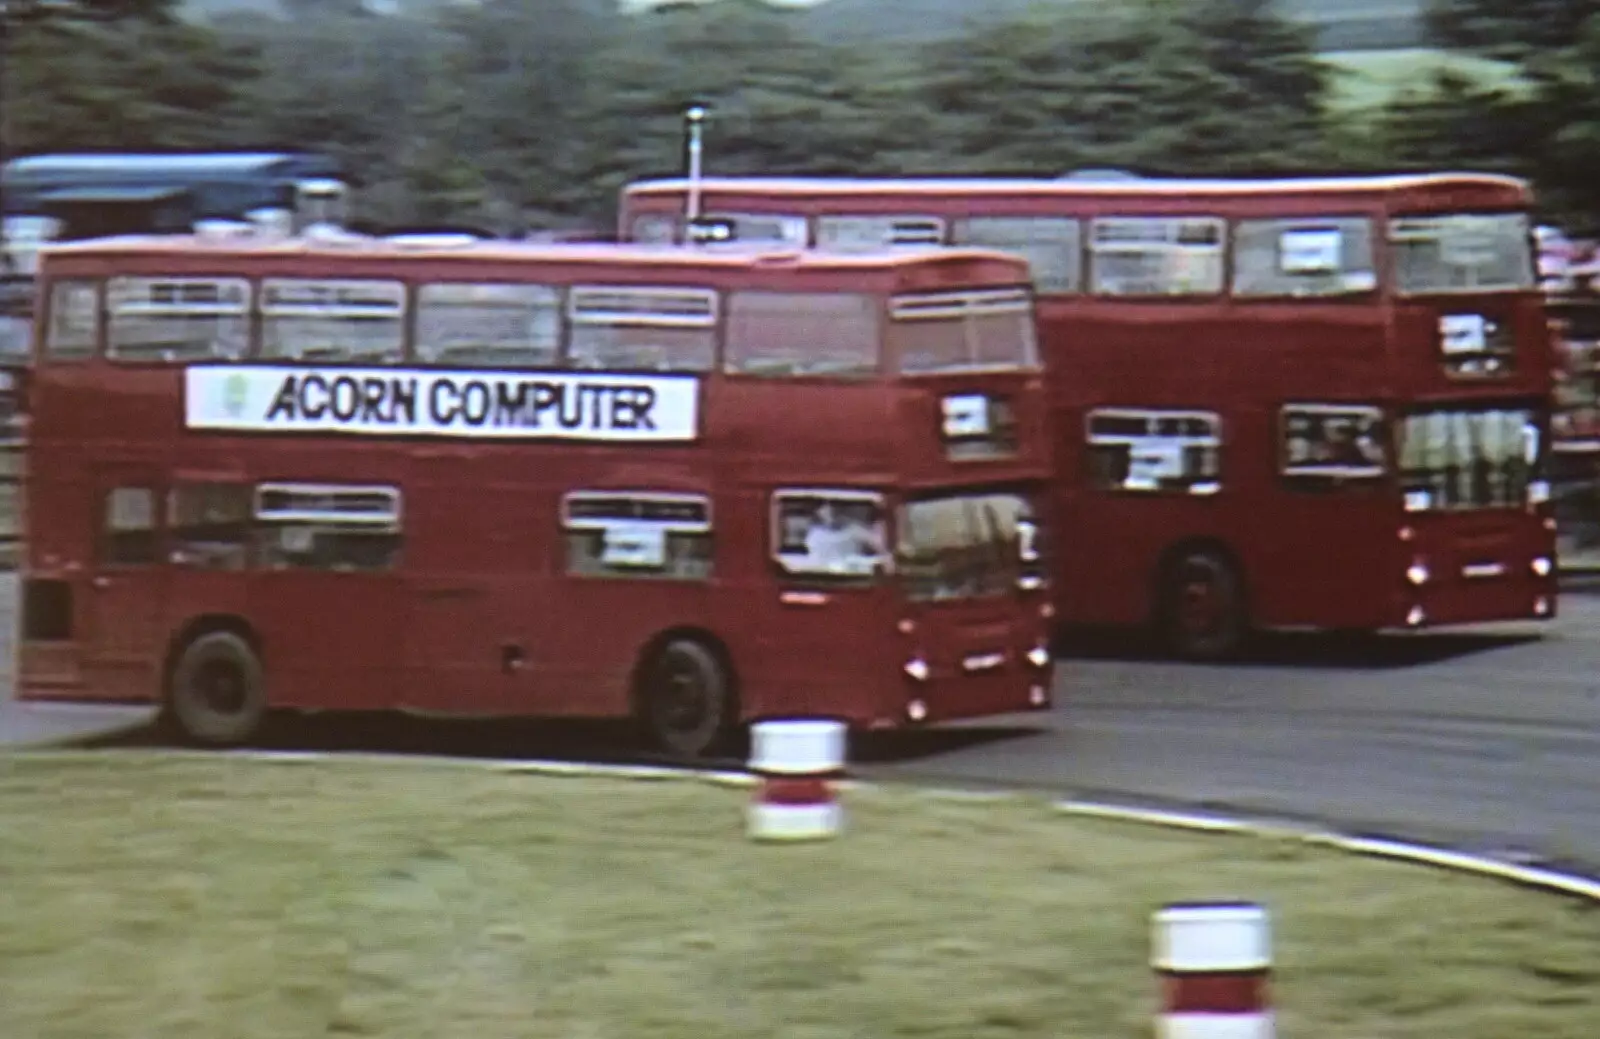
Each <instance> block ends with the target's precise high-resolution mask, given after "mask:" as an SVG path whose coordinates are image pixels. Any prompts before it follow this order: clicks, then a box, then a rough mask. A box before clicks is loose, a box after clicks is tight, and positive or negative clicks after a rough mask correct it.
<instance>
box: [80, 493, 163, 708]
mask: <svg viewBox="0 0 1600 1039" xmlns="http://www.w3.org/2000/svg"><path fill="white" fill-rule="evenodd" d="M94 474H95V475H94V488H93V493H94V495H95V502H96V514H95V546H94V553H93V557H92V559H91V560H90V561H89V562H88V564H87V566H86V568H85V570H86V573H85V579H84V581H83V582H82V583H81V584H80V585H79V587H78V588H77V589H76V597H77V599H78V602H79V604H80V605H79V607H78V610H79V616H80V617H81V619H82V623H81V628H80V630H81V631H82V635H81V636H80V637H81V639H82V645H83V656H82V660H83V671H84V677H85V679H86V685H85V688H87V689H90V690H94V691H95V693H96V694H99V695H100V696H103V697H104V698H105V699H108V700H128V701H148V700H151V699H154V698H155V697H157V696H159V695H160V688H159V685H160V678H161V670H160V669H161V661H162V658H163V656H164V653H165V649H166V635H167V632H166V630H165V625H166V606H167V592H168V579H169V575H168V571H167V567H166V565H165V564H166V559H165V553H164V550H163V538H164V531H165V525H164V523H163V522H162V517H161V512H162V510H161V501H162V481H161V478H160V476H159V473H158V471H157V468H156V467H155V466H142V465H139V464H136V463H125V464H122V463H114V464H108V465H103V466H98V467H96V468H95V470H94Z"/></svg>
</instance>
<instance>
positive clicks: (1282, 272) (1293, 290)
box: [1233, 217, 1378, 298]
mask: <svg viewBox="0 0 1600 1039" xmlns="http://www.w3.org/2000/svg"><path fill="white" fill-rule="evenodd" d="M1377 286H1378V276H1377V266H1376V263H1375V260H1374V257H1373V250H1372V222H1371V221H1370V220H1368V219H1366V218H1365V217H1327V218H1317V219H1304V218H1295V219H1283V220H1276V219H1274V220H1242V221H1240V222H1239V224H1238V225H1237V227H1236V228H1235V229H1234V239H1233V293H1234V295H1236V296H1243V297H1253V298H1269V297H1305V296H1339V295H1346V294H1349V293H1359V292H1370V291H1372V290H1373V289H1375V288H1377Z"/></svg>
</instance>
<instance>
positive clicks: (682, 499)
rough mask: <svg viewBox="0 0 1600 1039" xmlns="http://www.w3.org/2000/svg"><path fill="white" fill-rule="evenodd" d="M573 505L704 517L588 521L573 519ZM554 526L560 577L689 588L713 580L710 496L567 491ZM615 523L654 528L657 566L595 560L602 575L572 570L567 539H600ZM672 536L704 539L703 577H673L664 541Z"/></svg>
mask: <svg viewBox="0 0 1600 1039" xmlns="http://www.w3.org/2000/svg"><path fill="white" fill-rule="evenodd" d="M574 501H595V502H607V501H616V502H660V503H662V504H667V505H686V504H687V505H696V506H698V507H699V508H700V510H701V511H702V513H703V518H702V519H699V520H686V519H666V520H648V519H634V520H631V521H622V520H619V519H592V518H588V517H582V516H579V517H574V516H573V515H572V503H573V502H574ZM556 518H557V524H558V526H559V527H560V530H561V544H562V551H563V553H564V558H563V560H562V574H563V576H566V577H570V578H574V579H578V580H598V581H630V580H646V581H685V582H689V583H691V584H706V583H709V582H711V581H714V580H716V577H717V565H716V564H717V560H716V545H717V542H716V517H715V514H714V511H713V505H712V501H711V495H710V494H701V493H698V492H692V491H652V490H627V491H619V490H603V489H599V488H583V489H579V490H572V491H566V492H565V493H563V494H562V495H561V501H560V505H559V508H558V510H557V517H556ZM618 522H632V523H634V524H640V525H650V526H654V527H656V528H657V529H659V530H660V531H661V536H662V549H663V559H662V563H661V565H659V566H654V565H640V566H635V567H623V566H619V565H618V564H615V563H605V562H604V560H603V558H602V557H600V556H596V557H595V560H596V562H597V564H599V565H600V566H602V567H604V568H605V572H603V573H587V572H582V571H579V570H575V569H574V567H573V554H572V543H571V541H570V539H569V536H568V535H570V534H571V533H572V532H574V531H576V532H580V533H599V534H600V535H601V536H602V538H603V537H604V535H605V533H606V532H607V531H609V530H611V529H612V528H613V526H614V525H615V524H616V523H618ZM673 534H680V535H688V536H691V537H697V538H704V539H705V542H706V548H707V550H708V551H707V553H706V559H707V567H706V572H705V573H704V574H703V575H702V574H684V573H674V572H672V570H671V567H670V562H669V561H668V559H667V557H666V544H667V538H668V537H670V536H671V535H673Z"/></svg>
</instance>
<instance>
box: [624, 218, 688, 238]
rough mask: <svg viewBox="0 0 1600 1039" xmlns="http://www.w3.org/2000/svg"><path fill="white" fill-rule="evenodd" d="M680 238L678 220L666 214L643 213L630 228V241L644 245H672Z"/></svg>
mask: <svg viewBox="0 0 1600 1039" xmlns="http://www.w3.org/2000/svg"><path fill="white" fill-rule="evenodd" d="M677 238H678V218H677V217H675V216H670V215H667V214H665V213H641V214H639V215H638V216H636V217H634V218H633V223H632V225H631V226H630V227H629V228H628V241H630V242H639V243H640V244H643V245H672V244H674V243H675V242H676V241H677Z"/></svg>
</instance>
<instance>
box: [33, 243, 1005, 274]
mask: <svg viewBox="0 0 1600 1039" xmlns="http://www.w3.org/2000/svg"><path fill="white" fill-rule="evenodd" d="M195 256H211V257H222V256H226V257H230V258H234V259H243V260H249V259H255V258H261V259H266V258H284V257H318V258H358V259H361V260H388V259H401V258H403V259H406V260H408V261H409V260H417V261H434V262H440V261H442V262H452V261H456V260H461V259H467V260H476V261H480V262H489V263H508V262H509V263H537V264H549V265H552V266H560V265H596V266H599V265H613V266H616V265H637V266H654V267H662V266H667V267H671V268H674V269H679V270H708V271H709V270H771V269H784V270H806V271H849V270H882V271H888V270H895V269H899V268H905V267H915V266H923V265H928V264H938V265H940V266H949V265H951V264H953V263H961V262H983V263H986V264H995V263H998V264H1001V265H1003V266H1004V267H1006V268H1016V269H1018V270H1019V271H1023V270H1024V268H1025V266H1026V264H1025V261H1023V260H1021V259H1019V258H1017V257H1016V256H1014V255H1012V254H1010V253H1005V252H998V251H994V250H990V249H978V248H972V249H950V248H939V247H927V248H917V247H908V248H896V249H883V250H877V251H873V252H859V253H839V252H819V251H814V250H800V249H781V248H778V249H775V248H773V247H771V246H770V245H767V246H764V247H755V246H752V247H745V248H739V247H730V246H718V247H714V248H705V249H695V248H684V247H678V246H662V245H631V244H618V243H609V242H606V243H596V242H579V243H568V242H517V241H494V240H479V241H473V242H464V241H463V242H438V241H427V240H423V241H419V242H416V243H406V242H392V241H388V240H385V239H383V238H364V237H360V236H355V235H350V236H341V237H338V238H328V239H319V238H309V237H283V238H266V237H263V238H251V237H245V236H240V237H227V236H217V237H210V236H206V235H128V236H123V237H116V238H96V239H89V240H87V241H78V242H67V243H62V244H60V245H51V246H48V247H47V248H46V249H45V250H44V259H45V262H46V263H49V262H50V260H51V259H52V258H55V257H61V258H69V257H71V258H85V259H89V258H110V257H120V258H134V257H141V258H142V257H150V258H157V257H167V258H175V257H195ZM1019 277H1021V278H1022V280H1027V277H1026V274H1025V272H1024V273H1021V274H1019Z"/></svg>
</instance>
